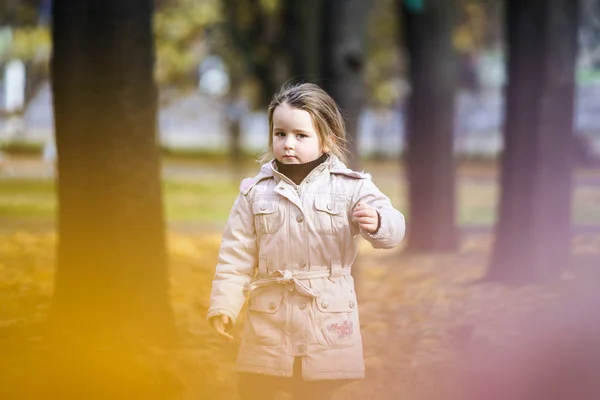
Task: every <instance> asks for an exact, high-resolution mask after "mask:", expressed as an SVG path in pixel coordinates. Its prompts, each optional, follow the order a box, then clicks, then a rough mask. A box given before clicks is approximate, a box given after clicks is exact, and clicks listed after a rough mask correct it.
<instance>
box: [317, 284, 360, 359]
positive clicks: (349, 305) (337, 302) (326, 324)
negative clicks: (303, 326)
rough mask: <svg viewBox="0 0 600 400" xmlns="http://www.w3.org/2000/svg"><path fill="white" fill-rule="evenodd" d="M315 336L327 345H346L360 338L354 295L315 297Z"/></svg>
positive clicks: (354, 342)
mask: <svg viewBox="0 0 600 400" xmlns="http://www.w3.org/2000/svg"><path fill="white" fill-rule="evenodd" d="M315 302H316V307H315V325H314V326H315V338H316V340H317V342H318V343H319V344H321V345H323V346H328V347H347V346H352V345H354V344H356V342H357V341H358V340H360V333H359V329H360V326H359V320H358V309H357V307H356V298H355V297H354V296H351V295H349V296H340V297H335V296H333V295H331V294H325V293H324V294H322V295H321V297H319V298H317V299H315Z"/></svg>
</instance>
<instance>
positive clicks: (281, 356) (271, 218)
mask: <svg viewBox="0 0 600 400" xmlns="http://www.w3.org/2000/svg"><path fill="white" fill-rule="evenodd" d="M359 201H362V202H364V203H366V204H369V205H370V206H372V207H374V208H376V209H377V211H378V212H379V214H380V216H381V226H380V229H379V231H378V232H377V233H376V234H375V235H370V234H368V233H366V232H364V231H361V230H360V229H359V227H358V225H357V224H356V223H355V222H353V221H352V219H351V215H352V210H353V209H354V207H355V206H356V204H357V203H358V202H359ZM404 230H405V224H404V217H403V216H402V214H401V213H400V212H399V211H397V210H396V209H394V208H393V206H392V204H391V203H390V200H389V199H388V198H387V197H386V196H385V195H383V194H382V193H381V192H380V191H379V190H378V189H377V187H376V186H375V184H373V182H372V181H371V179H370V176H369V175H368V174H363V173H359V172H355V171H352V170H350V169H348V168H346V166H345V165H344V164H343V163H341V162H340V161H339V160H338V159H337V158H336V157H335V156H333V155H332V156H330V157H329V159H328V160H327V161H326V162H324V163H323V164H321V165H319V166H318V167H316V168H315V169H314V170H313V171H312V172H311V173H310V174H309V175H308V176H307V177H306V178H305V179H304V181H303V182H302V183H301V184H300V185H299V186H296V185H295V184H294V183H293V182H292V181H291V180H289V179H288V178H287V177H285V176H283V175H282V174H280V173H279V172H277V171H276V167H275V166H274V163H273V162H271V163H267V164H265V165H263V166H262V168H261V170H260V173H259V174H258V175H257V176H256V177H254V178H251V179H245V180H244V181H242V185H241V190H240V194H239V196H238V197H237V199H236V201H235V204H234V206H233V209H232V210H231V214H230V216H229V221H228V222H227V226H226V228H225V233H224V235H223V241H222V244H221V249H220V252H219V260H218V265H217V268H216V273H215V276H214V280H213V286H212V293H211V298H210V304H211V305H210V308H209V310H208V318H211V317H213V316H215V315H218V314H224V315H227V316H229V317H230V318H231V319H232V320H233V321H235V319H236V317H237V315H238V313H239V312H240V309H241V308H242V306H243V304H244V301H245V299H246V296H245V295H246V294H248V296H249V304H248V314H247V317H246V322H245V324H244V331H243V335H242V343H241V346H240V351H239V355H238V360H237V369H238V371H243V372H253V373H260V374H268V375H274V376H284V377H289V376H291V375H292V365H293V360H294V357H297V356H302V362H303V364H302V367H303V369H302V370H303V376H304V379H306V380H319V379H358V378H362V377H364V361H363V351H362V339H361V334H360V325H359V318H358V304H357V301H356V294H355V292H354V280H353V278H352V276H351V275H350V271H351V267H352V263H353V262H354V259H355V257H356V251H357V245H356V242H355V236H356V235H357V234H361V236H362V237H363V238H365V239H366V240H368V241H369V242H370V243H371V244H372V245H373V247H375V248H392V247H394V246H396V245H397V244H398V243H399V242H400V241H401V240H402V238H403V237H404Z"/></svg>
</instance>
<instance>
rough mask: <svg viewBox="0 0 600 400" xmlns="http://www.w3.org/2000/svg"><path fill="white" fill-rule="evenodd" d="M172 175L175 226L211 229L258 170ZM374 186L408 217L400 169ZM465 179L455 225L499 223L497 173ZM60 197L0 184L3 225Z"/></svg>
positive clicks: (380, 170) (35, 185)
mask: <svg viewBox="0 0 600 400" xmlns="http://www.w3.org/2000/svg"><path fill="white" fill-rule="evenodd" d="M166 168H167V169H169V168H171V171H170V172H169V173H167V174H165V175H166V179H165V181H164V182H163V189H164V190H163V194H164V199H165V214H166V218H167V221H168V222H169V223H172V224H176V225H177V224H187V225H188V226H193V225H202V224H207V223H208V224H211V225H212V226H216V227H219V226H221V227H222V226H224V224H225V221H226V220H227V216H228V214H229V211H230V209H231V206H232V205H233V202H234V200H235V197H236V195H237V193H238V184H239V179H240V177H241V176H252V175H253V174H255V173H256V170H257V167H256V165H245V167H244V173H243V174H241V175H240V176H235V175H234V174H233V173H230V172H228V171H227V168H226V166H224V165H221V164H215V163H198V162H191V161H181V162H166ZM366 170H367V171H369V172H371V173H372V175H373V179H374V181H375V183H376V184H377V185H378V186H379V188H380V189H381V190H382V191H383V192H384V193H385V194H387V195H388V196H389V197H390V198H391V200H392V203H393V204H394V205H395V206H396V207H397V208H398V209H400V210H401V211H402V212H404V213H405V214H406V215H407V217H409V216H408V208H407V206H408V204H407V187H406V183H405V181H404V179H403V178H401V176H400V173H399V172H400V171H399V168H398V167H397V166H394V165H389V164H384V165H368V167H367V168H366ZM461 171H462V173H463V174H467V175H468V176H469V177H476V178H477V179H458V184H457V198H456V201H457V219H458V223H459V225H462V226H465V225H478V226H490V225H492V224H493V223H494V221H495V220H496V209H497V203H498V196H499V190H498V187H497V184H496V183H495V180H494V173H495V172H494V170H493V169H490V167H489V165H488V166H487V167H486V166H482V165H476V164H473V165H466V166H463V167H462V168H461ZM599 203H600V187H591V186H580V187H577V188H576V189H575V191H574V196H573V221H574V222H575V223H577V224H600V207H599V206H598V204H599ZM55 212H56V197H55V188H54V183H53V181H52V180H51V179H48V178H46V179H42V178H39V179H23V178H21V179H17V178H16V179H11V178H6V177H5V178H4V179H2V180H0V219H2V220H4V221H5V223H9V222H10V223H11V224H18V222H19V220H22V221H24V222H26V221H34V220H36V221H41V222H47V223H52V222H53V221H54V219H55Z"/></svg>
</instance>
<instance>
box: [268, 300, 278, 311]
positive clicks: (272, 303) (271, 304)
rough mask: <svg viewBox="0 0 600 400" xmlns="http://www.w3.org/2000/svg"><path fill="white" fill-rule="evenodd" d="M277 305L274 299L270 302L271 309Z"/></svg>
mask: <svg viewBox="0 0 600 400" xmlns="http://www.w3.org/2000/svg"><path fill="white" fill-rule="evenodd" d="M276 307H277V305H276V304H275V302H274V301H272V302H270V303H269V308H270V309H271V310H274V309H275V308H276Z"/></svg>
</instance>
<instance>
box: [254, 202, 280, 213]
mask: <svg viewBox="0 0 600 400" xmlns="http://www.w3.org/2000/svg"><path fill="white" fill-rule="evenodd" d="M278 206H279V202H278V201H273V200H257V201H256V202H254V204H252V212H253V213H254V215H260V214H273V213H274V212H275V211H277V207H278Z"/></svg>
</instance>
